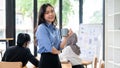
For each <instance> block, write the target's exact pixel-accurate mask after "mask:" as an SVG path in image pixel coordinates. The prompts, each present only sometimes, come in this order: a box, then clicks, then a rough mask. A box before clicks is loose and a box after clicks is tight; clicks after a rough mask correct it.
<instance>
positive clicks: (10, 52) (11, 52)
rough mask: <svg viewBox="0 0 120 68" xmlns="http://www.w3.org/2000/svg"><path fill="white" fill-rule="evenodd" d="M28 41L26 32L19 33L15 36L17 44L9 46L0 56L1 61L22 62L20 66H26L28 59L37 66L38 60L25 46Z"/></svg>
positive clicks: (28, 37)
mask: <svg viewBox="0 0 120 68" xmlns="http://www.w3.org/2000/svg"><path fill="white" fill-rule="evenodd" d="M29 43H30V36H29V35H28V34H26V33H19V34H18V37H17V46H11V47H9V48H8V49H7V50H6V51H5V53H4V56H3V58H2V61H7V62H22V66H23V67H24V66H26V64H27V62H28V61H30V62H31V63H32V64H33V65H35V66H36V67H38V63H39V61H38V60H37V59H36V58H35V57H34V56H33V55H32V54H31V52H30V50H29V48H27V46H28V45H29Z"/></svg>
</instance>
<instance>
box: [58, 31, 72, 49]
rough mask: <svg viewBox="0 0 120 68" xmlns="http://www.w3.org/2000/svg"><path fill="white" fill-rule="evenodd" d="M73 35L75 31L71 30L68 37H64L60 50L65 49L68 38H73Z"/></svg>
mask: <svg viewBox="0 0 120 68" xmlns="http://www.w3.org/2000/svg"><path fill="white" fill-rule="evenodd" d="M72 34H73V31H72V30H71V29H70V30H69V32H68V36H67V37H62V42H61V44H60V48H62V49H63V48H64V47H65V45H66V43H67V40H68V38H69V37H71V36H72Z"/></svg>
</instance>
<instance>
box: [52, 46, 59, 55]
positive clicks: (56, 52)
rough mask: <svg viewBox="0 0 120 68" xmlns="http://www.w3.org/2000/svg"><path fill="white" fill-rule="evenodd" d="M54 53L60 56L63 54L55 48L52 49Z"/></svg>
mask: <svg viewBox="0 0 120 68" xmlns="http://www.w3.org/2000/svg"><path fill="white" fill-rule="evenodd" d="M52 53H53V54H60V53H61V52H60V51H59V50H57V49H56V48H55V47H53V48H52Z"/></svg>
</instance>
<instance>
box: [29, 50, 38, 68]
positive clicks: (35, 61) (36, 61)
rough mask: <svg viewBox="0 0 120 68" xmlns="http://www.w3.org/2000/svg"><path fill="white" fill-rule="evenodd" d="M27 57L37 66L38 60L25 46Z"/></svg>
mask: <svg viewBox="0 0 120 68" xmlns="http://www.w3.org/2000/svg"><path fill="white" fill-rule="evenodd" d="M27 58H28V60H29V61H30V62H31V63H32V64H34V65H35V66H36V67H38V64H39V61H38V60H37V59H36V58H35V57H34V56H33V55H32V54H31V52H30V49H28V48H27Z"/></svg>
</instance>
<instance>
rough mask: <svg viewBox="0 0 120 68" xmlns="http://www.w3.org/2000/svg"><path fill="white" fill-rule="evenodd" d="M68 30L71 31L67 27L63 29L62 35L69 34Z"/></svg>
mask: <svg viewBox="0 0 120 68" xmlns="http://www.w3.org/2000/svg"><path fill="white" fill-rule="evenodd" d="M68 32H69V30H68V29H67V28H63V29H61V35H62V37H66V36H68Z"/></svg>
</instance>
